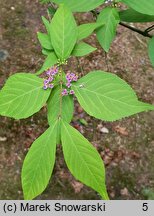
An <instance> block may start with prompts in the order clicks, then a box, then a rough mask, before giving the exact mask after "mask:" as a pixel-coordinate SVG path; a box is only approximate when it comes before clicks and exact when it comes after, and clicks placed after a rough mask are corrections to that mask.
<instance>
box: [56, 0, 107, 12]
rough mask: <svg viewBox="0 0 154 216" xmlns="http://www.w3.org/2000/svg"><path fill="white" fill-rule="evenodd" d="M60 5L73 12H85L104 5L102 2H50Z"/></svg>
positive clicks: (58, 0)
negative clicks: (64, 5) (62, 4)
mask: <svg viewBox="0 0 154 216" xmlns="http://www.w3.org/2000/svg"><path fill="white" fill-rule="evenodd" d="M52 1H53V2H55V3H57V4H60V3H64V4H66V5H67V6H68V7H69V8H70V9H71V10H72V11H73V12H87V11H90V10H92V9H94V8H96V7H98V6H99V5H101V4H103V3H104V0H90V1H89V0H81V1H79V0H52Z"/></svg>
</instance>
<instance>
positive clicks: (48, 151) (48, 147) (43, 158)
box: [22, 121, 58, 200]
mask: <svg viewBox="0 0 154 216" xmlns="http://www.w3.org/2000/svg"><path fill="white" fill-rule="evenodd" d="M57 125H58V122H57V121H56V122H54V123H53V124H52V125H51V126H50V127H49V128H48V129H47V130H46V131H45V132H44V133H43V134H42V135H41V136H40V137H39V138H37V139H36V140H35V142H34V143H33V144H32V146H31V148H30V150H29V152H28V153H27V155H26V158H25V160H24V163H23V167H22V188H23V192H24V199H25V200H32V199H34V198H35V197H36V196H38V195H39V194H41V193H42V192H43V191H44V190H45V188H46V187H47V185H48V183H49V180H50V177H51V174H52V172H53V168H54V164H55V154H56V136H57Z"/></svg>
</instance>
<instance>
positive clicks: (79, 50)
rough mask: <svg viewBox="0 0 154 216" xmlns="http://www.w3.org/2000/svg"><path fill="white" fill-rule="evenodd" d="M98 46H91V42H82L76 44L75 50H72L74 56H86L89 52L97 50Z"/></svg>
mask: <svg viewBox="0 0 154 216" xmlns="http://www.w3.org/2000/svg"><path fill="white" fill-rule="evenodd" d="M95 50H96V48H95V47H92V46H90V45H89V44H87V43H85V42H80V43H78V44H76V46H75V47H74V50H73V52H72V54H71V55H72V56H77V57H79V56H85V55H88V54H89V53H91V52H93V51H95Z"/></svg>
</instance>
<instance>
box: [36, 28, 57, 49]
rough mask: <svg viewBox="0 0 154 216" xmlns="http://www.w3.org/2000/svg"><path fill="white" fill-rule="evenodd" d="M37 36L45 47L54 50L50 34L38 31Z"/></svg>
mask: <svg viewBox="0 0 154 216" xmlns="http://www.w3.org/2000/svg"><path fill="white" fill-rule="evenodd" d="M37 36H38V39H39V42H40V44H41V46H42V47H43V48H45V49H48V50H53V47H52V44H51V41H50V36H49V35H48V34H44V33H41V32H38V33H37Z"/></svg>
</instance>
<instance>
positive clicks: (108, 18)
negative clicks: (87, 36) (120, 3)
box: [96, 8, 120, 52]
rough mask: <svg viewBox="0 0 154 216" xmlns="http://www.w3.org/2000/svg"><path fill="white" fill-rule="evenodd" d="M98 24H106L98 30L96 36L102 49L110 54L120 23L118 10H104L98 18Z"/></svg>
mask: <svg viewBox="0 0 154 216" xmlns="http://www.w3.org/2000/svg"><path fill="white" fill-rule="evenodd" d="M97 22H98V23H102V24H104V25H103V26H102V27H100V28H99V29H97V30H96V35H97V39H98V41H99V43H100V45H101V46H102V48H103V49H104V50H105V51H106V52H108V51H109V48H110V46H111V43H112V41H113V39H114V37H115V35H116V29H117V25H118V23H119V22H120V18H119V14H118V12H117V9H116V8H105V9H103V10H102V11H101V13H100V14H99V16H98V18H97Z"/></svg>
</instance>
